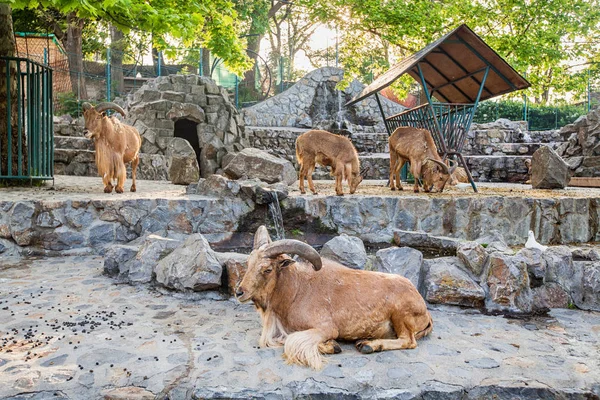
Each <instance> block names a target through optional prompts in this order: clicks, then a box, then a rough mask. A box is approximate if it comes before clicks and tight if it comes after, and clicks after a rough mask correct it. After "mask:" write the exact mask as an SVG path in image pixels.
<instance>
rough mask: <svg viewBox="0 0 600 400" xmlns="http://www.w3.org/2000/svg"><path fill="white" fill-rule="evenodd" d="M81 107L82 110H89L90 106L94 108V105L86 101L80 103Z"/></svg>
mask: <svg viewBox="0 0 600 400" xmlns="http://www.w3.org/2000/svg"><path fill="white" fill-rule="evenodd" d="M81 107H82V108H83V111H87V110H89V109H90V108H94V106H92V105H91V104H90V103H88V102H87V101H86V102H85V103H83V104H82V105H81Z"/></svg>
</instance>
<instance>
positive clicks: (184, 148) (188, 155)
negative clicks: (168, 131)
mask: <svg viewBox="0 0 600 400" xmlns="http://www.w3.org/2000/svg"><path fill="white" fill-rule="evenodd" d="M166 156H167V159H168V160H169V179H170V180H171V182H173V183H174V184H176V185H189V184H190V183H194V182H198V179H200V167H199V166H198V160H197V156H196V152H195V151H194V149H193V148H192V146H191V145H190V142H188V141H187V140H185V139H182V138H172V139H171V140H170V141H169V144H168V146H167V151H166Z"/></svg>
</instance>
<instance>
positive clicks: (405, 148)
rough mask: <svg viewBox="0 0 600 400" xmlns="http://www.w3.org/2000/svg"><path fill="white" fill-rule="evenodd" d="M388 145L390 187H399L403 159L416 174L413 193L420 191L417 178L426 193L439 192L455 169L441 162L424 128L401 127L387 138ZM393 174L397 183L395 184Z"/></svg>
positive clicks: (400, 185) (431, 139) (428, 133)
mask: <svg viewBox="0 0 600 400" xmlns="http://www.w3.org/2000/svg"><path fill="white" fill-rule="evenodd" d="M388 141H389V147H390V189H392V190H395V189H398V190H402V184H401V183H400V170H401V169H402V166H404V163H405V162H407V161H408V162H410V172H411V173H412V174H413V176H414V177H415V186H414V191H415V193H419V178H421V177H422V178H423V188H424V190H425V191H426V192H430V191H431V190H432V189H435V191H437V192H442V191H443V190H444V186H445V185H446V182H448V180H449V179H450V177H451V175H452V173H453V172H454V171H455V170H456V167H457V165H456V164H455V165H454V166H452V167H451V168H450V169H449V168H448V166H447V165H446V164H444V162H443V160H442V158H441V157H440V155H439V154H438V152H437V147H436V146H435V142H434V141H433V137H432V136H431V133H430V132H429V131H428V130H426V129H419V128H413V127H409V126H401V127H399V128H396V130H395V131H394V133H392V135H391V136H390V137H389V139H388ZM394 176H395V178H396V185H395V186H394Z"/></svg>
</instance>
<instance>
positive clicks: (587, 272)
mask: <svg viewBox="0 0 600 400" xmlns="http://www.w3.org/2000/svg"><path fill="white" fill-rule="evenodd" d="M573 264H574V267H575V269H576V270H581V271H582V275H583V276H582V284H581V296H579V295H578V294H577V293H575V295H574V296H573V298H574V299H573V300H574V302H575V305H576V306H577V307H578V308H580V309H582V310H593V311H600V264H599V263H598V262H593V261H575V262H573Z"/></svg>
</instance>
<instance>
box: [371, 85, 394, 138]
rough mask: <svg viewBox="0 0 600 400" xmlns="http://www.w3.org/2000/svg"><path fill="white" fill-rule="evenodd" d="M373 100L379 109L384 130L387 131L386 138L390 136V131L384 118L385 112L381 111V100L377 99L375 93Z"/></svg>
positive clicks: (376, 93) (377, 93)
mask: <svg viewBox="0 0 600 400" xmlns="http://www.w3.org/2000/svg"><path fill="white" fill-rule="evenodd" d="M375 100H377V106H378V107H379V112H380V113H381V118H383V124H384V125H385V130H386V131H387V134H388V136H390V135H391V134H392V132H391V131H390V127H389V126H388V121H387V119H386V118H385V112H384V111H383V106H382V105H381V100H380V99H379V92H375Z"/></svg>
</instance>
